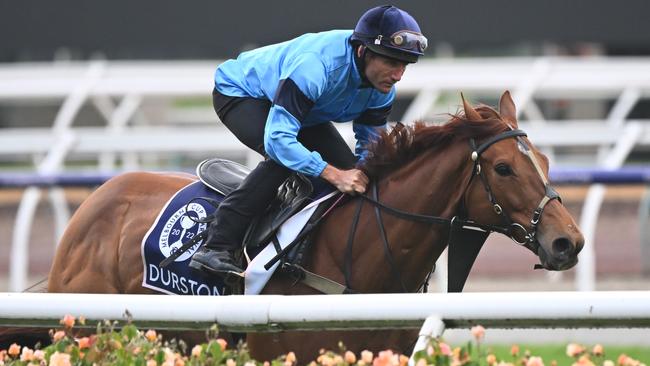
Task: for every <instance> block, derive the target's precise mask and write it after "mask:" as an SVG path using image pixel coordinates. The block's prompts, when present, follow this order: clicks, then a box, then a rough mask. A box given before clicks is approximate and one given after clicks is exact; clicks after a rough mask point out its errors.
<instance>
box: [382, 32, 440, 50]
mask: <svg viewBox="0 0 650 366" xmlns="http://www.w3.org/2000/svg"><path fill="white" fill-rule="evenodd" d="M373 43H374V44H376V45H381V44H384V45H390V46H393V47H397V48H399V49H402V50H408V51H416V52H424V50H426V49H427V46H428V42H427V37H425V36H423V35H422V34H420V33H416V32H412V31H406V30H403V31H398V32H395V33H393V35H392V36H390V38H389V39H388V40H385V37H384V36H383V35H381V34H380V35H378V36H377V38H375V41H374V42H373Z"/></svg>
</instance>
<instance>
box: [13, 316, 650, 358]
mask: <svg viewBox="0 0 650 366" xmlns="http://www.w3.org/2000/svg"><path fill="white" fill-rule="evenodd" d="M77 322H79V323H82V324H83V323H84V319H83V318H80V319H75V318H74V317H72V316H70V315H66V316H65V317H64V318H63V319H62V320H61V324H62V325H63V329H60V330H56V331H54V330H52V331H51V332H50V335H51V338H52V344H51V345H49V346H47V347H45V348H43V349H30V348H28V347H23V346H21V345H18V344H12V345H11V346H10V347H9V348H8V349H6V350H0V366H4V365H7V366H9V365H12V366H18V365H20V366H37V365H38V366H46V365H50V366H72V365H76V366H86V365H88V366H91V365H136V366H186V365H187V366H189V365H215V366H216V365H220V366H221V365H223V366H296V365H298V364H300V365H309V366H371V365H372V366H406V365H407V363H408V361H409V358H408V357H407V356H405V355H400V354H396V353H394V352H392V351H391V350H386V351H382V352H379V353H378V354H376V355H375V354H373V353H372V352H370V351H362V352H361V353H360V354H359V355H356V354H354V353H353V352H350V351H347V350H346V349H345V347H344V346H343V345H339V350H337V351H327V350H322V351H321V354H320V356H318V358H317V359H316V360H314V361H311V362H303V361H302V360H300V362H299V360H296V356H295V355H294V353H293V352H289V353H288V354H286V355H283V356H281V357H278V358H277V359H275V360H272V361H264V362H260V361H257V360H253V359H251V357H250V355H249V353H248V350H247V349H246V346H245V345H237V346H236V347H235V348H228V347H227V343H226V341H225V340H223V339H221V338H218V331H217V328H216V326H215V327H213V328H211V329H210V330H208V335H209V339H211V340H210V341H209V342H207V343H204V344H201V345H197V346H195V347H193V348H192V349H191V350H188V349H187V346H186V345H185V344H184V343H183V342H182V341H175V340H171V341H164V340H163V339H162V336H160V335H159V334H157V332H156V331H155V330H147V331H146V332H145V331H141V330H138V329H137V328H136V326H135V325H133V324H128V325H126V326H124V327H122V328H121V329H120V330H116V329H115V323H110V322H105V323H104V324H98V326H97V332H96V333H95V334H93V335H91V336H89V337H77V336H76V334H78V333H77V332H75V329H74V326H75V324H76V323H77ZM471 332H472V335H473V337H474V340H473V341H472V342H468V343H467V344H466V345H464V346H462V347H451V346H450V345H449V344H447V343H445V342H444V341H443V340H441V339H431V340H430V342H429V344H428V346H427V347H426V349H424V350H422V351H419V352H416V354H415V355H414V357H413V358H414V362H415V366H428V365H436V366H481V365H486V366H544V365H547V366H557V365H558V363H557V362H556V361H555V360H544V359H542V357H539V356H535V355H534V353H531V352H530V351H527V350H526V351H524V352H522V351H520V349H519V346H517V345H513V346H512V347H511V349H510V356H509V357H508V358H507V359H497V356H496V355H495V354H494V353H492V352H491V350H490V349H485V348H486V347H485V346H483V345H482V342H483V339H484V336H485V329H484V328H483V327H482V326H480V325H479V326H475V327H473V328H472V329H471ZM188 351H189V352H188ZM566 354H567V356H569V357H571V359H572V360H573V361H572V366H595V365H602V366H617V365H618V366H645V365H644V364H643V363H642V362H640V361H638V360H635V359H633V358H631V357H628V356H626V355H625V354H621V355H620V356H618V357H616V358H615V359H609V358H607V357H605V352H604V349H603V347H602V346H601V345H595V346H594V347H592V348H591V349H587V348H586V347H584V346H582V345H579V344H575V343H571V344H569V345H567V348H566Z"/></svg>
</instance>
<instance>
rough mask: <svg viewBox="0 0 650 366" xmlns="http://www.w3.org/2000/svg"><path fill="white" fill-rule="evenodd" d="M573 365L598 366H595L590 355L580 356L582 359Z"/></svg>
mask: <svg viewBox="0 0 650 366" xmlns="http://www.w3.org/2000/svg"><path fill="white" fill-rule="evenodd" d="M573 365H575V366H596V365H594V363H593V362H591V360H590V359H589V356H588V355H582V356H580V358H578V361H577V362H575V363H574V364H573Z"/></svg>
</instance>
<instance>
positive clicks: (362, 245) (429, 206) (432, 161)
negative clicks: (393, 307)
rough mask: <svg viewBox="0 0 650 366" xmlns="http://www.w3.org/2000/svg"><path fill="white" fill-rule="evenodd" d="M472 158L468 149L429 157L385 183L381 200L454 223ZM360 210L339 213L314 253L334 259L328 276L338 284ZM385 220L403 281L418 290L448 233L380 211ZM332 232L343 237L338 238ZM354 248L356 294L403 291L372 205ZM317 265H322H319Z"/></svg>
mask: <svg viewBox="0 0 650 366" xmlns="http://www.w3.org/2000/svg"><path fill="white" fill-rule="evenodd" d="M468 157H469V152H468V149H467V147H466V146H464V145H463V146H451V147H449V148H448V149H443V151H429V152H426V153H424V154H422V155H421V156H419V157H418V158H416V159H414V160H413V161H411V162H410V163H408V164H407V165H405V166H404V167H403V168H401V169H399V170H397V171H394V172H392V173H391V174H389V175H388V176H386V177H385V178H383V179H381V181H380V182H379V184H378V190H379V201H381V202H382V203H384V204H386V205H388V206H391V207H394V208H397V209H400V210H402V211H407V212H410V213H417V214H423V215H433V216H439V217H445V218H451V217H452V216H453V215H454V214H455V213H456V211H457V210H458V207H459V203H460V201H461V198H462V195H463V193H462V192H461V191H462V190H463V189H464V188H465V184H466V182H467V179H468V177H469V170H470V169H471V164H470V163H469V162H468ZM356 207H357V204H355V203H350V204H348V205H346V206H345V207H343V208H342V209H341V211H340V212H337V213H336V216H335V218H334V219H333V220H328V222H327V223H326V225H324V227H323V229H324V230H325V231H326V233H323V234H324V235H321V237H324V238H323V240H319V243H317V246H316V248H315V251H316V252H315V254H316V255H317V256H318V257H320V259H316V262H318V261H319V260H322V259H323V258H326V259H325V261H327V260H329V261H330V266H331V267H332V268H331V269H330V270H329V272H330V273H331V275H333V276H335V277H338V278H339V279H340V276H342V273H341V272H342V271H343V268H345V261H346V260H347V259H345V257H346V255H347V253H346V250H345V248H346V245H345V243H346V242H347V239H348V236H349V230H350V222H351V218H352V217H353V215H354V211H355V210H356ZM337 211H338V210H337ZM336 218H340V219H341V220H336ZM381 218H382V222H383V225H384V227H385V231H386V235H387V239H388V243H389V245H390V252H391V255H392V256H393V258H394V261H395V262H396V263H397V266H398V267H399V268H400V272H401V277H402V282H403V283H404V284H405V286H406V287H407V289H408V290H410V291H414V290H415V289H416V288H417V286H419V284H420V283H421V282H422V280H423V279H424V277H425V276H426V274H427V273H428V271H429V270H430V269H431V267H432V266H433V263H434V262H435V261H436V259H437V258H438V257H439V256H440V254H441V253H442V251H443V250H444V248H445V246H446V242H447V240H446V239H447V228H446V227H445V226H443V225H437V224H424V223H418V222H414V221H408V220H404V219H402V218H397V217H395V216H393V215H390V214H389V213H387V212H385V211H381ZM332 232H338V235H334V234H333V233H332ZM353 243H354V246H353V251H352V270H351V272H352V276H351V284H350V285H351V286H352V287H353V289H355V290H358V291H361V292H388V291H400V290H401V285H400V284H399V281H398V280H397V276H396V275H395V274H394V273H393V271H392V269H391V266H390V264H389V263H388V260H387V259H386V255H385V249H384V244H383V239H382V237H381V234H380V229H379V226H378V224H377V218H376V213H375V210H374V207H371V206H370V205H369V204H367V203H364V209H363V210H362V212H361V217H360V218H359V224H358V228H357V232H356V235H355V236H354V242H353ZM319 252H320V253H319ZM318 254H320V255H318ZM314 265H316V266H318V264H317V263H314ZM321 269H322V270H325V269H324V268H321ZM326 271H327V270H326Z"/></svg>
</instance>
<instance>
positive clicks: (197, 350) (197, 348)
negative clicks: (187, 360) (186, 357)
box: [192, 344, 203, 357]
mask: <svg viewBox="0 0 650 366" xmlns="http://www.w3.org/2000/svg"><path fill="white" fill-rule="evenodd" d="M202 351H203V347H201V345H200V344H197V345H196V346H194V348H192V357H199V356H201V352H202Z"/></svg>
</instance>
